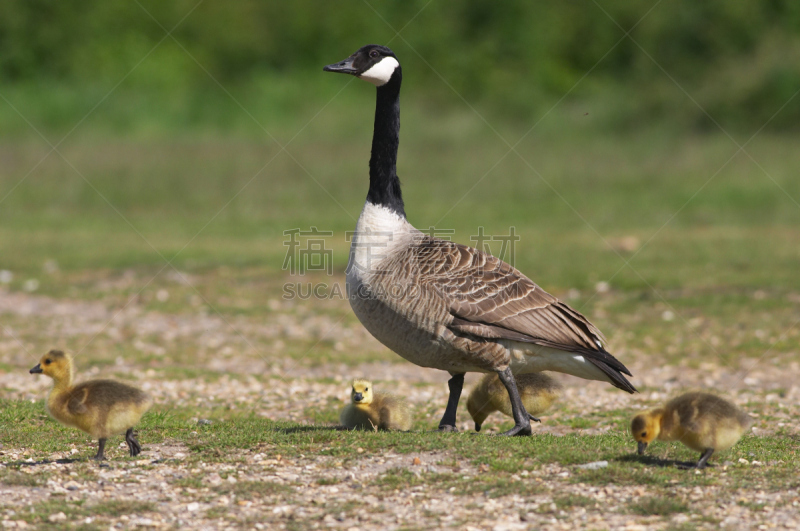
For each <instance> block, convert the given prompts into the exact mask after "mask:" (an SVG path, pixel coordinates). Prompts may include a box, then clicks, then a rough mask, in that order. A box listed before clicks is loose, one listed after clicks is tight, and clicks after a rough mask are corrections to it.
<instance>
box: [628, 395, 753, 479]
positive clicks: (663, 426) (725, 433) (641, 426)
mask: <svg viewBox="0 0 800 531" xmlns="http://www.w3.org/2000/svg"><path fill="white" fill-rule="evenodd" d="M752 424H753V419H752V418H751V417H750V416H749V415H747V413H745V412H743V411H741V410H740V409H739V408H737V407H736V406H734V405H733V404H731V403H730V402H728V401H727V400H724V399H722V398H720V397H718V396H715V395H712V394H708V393H686V394H683V395H681V396H679V397H677V398H673V399H672V400H670V401H669V402H667V405H666V406H664V407H659V408H655V409H651V410H649V411H645V412H644V413H639V414H638V415H636V416H635V417H633V420H632V421H631V433H632V434H633V438H634V439H635V440H636V441H637V442H638V443H639V447H638V453H639V455H642V454H644V451H645V450H646V449H647V445H648V444H650V443H651V442H652V441H653V439H656V438H657V439H659V440H661V441H680V442H682V443H683V444H685V445H686V446H688V447H689V448H691V449H692V450H697V451H698V452H700V454H701V455H700V460H699V461H698V462H697V465H696V467H697V468H705V466H706V463H707V462H708V459H709V457H711V454H713V453H714V451H715V450H727V449H728V448H730V447H731V446H733V445H734V444H736V441H738V440H739V439H740V438H741V436H742V434H743V433H744V432H745V431H746V430H747V429H748V428H750V426H751V425H752Z"/></svg>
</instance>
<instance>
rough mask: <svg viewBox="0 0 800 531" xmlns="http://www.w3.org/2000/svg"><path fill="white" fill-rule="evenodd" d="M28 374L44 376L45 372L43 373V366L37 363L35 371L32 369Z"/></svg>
mask: <svg viewBox="0 0 800 531" xmlns="http://www.w3.org/2000/svg"><path fill="white" fill-rule="evenodd" d="M28 372H30V373H31V374H42V372H44V371H42V364H41V363H37V364H36V367H34V368H33V369H31V370H30V371H28Z"/></svg>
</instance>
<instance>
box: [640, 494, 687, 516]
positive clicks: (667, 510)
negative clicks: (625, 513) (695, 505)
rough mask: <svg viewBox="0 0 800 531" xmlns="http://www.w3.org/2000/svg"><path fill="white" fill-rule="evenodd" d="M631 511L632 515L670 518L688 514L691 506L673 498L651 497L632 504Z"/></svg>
mask: <svg viewBox="0 0 800 531" xmlns="http://www.w3.org/2000/svg"><path fill="white" fill-rule="evenodd" d="M630 510H631V512H632V513H634V514H640V515H642V516H669V515H671V514H675V513H685V512H688V511H689V506H688V505H686V504H685V503H683V502H682V501H680V500H675V499H673V498H668V497H650V498H644V499H642V500H638V501H636V502H633V503H631V504H630Z"/></svg>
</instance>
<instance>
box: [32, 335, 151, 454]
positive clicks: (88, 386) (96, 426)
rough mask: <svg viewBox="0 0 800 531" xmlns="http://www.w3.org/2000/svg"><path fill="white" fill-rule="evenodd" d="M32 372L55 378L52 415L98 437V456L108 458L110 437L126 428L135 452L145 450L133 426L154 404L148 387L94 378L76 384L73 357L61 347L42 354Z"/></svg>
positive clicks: (49, 399)
mask: <svg viewBox="0 0 800 531" xmlns="http://www.w3.org/2000/svg"><path fill="white" fill-rule="evenodd" d="M30 372H31V374H44V375H47V376H49V377H50V378H52V379H53V382H54V384H53V389H52V390H51V391H50V394H49V395H48V397H47V412H48V413H49V414H50V416H52V417H53V418H54V419H56V420H57V421H59V422H60V423H62V424H64V425H65V426H71V427H74V428H78V429H79V430H82V431H85V432H86V433H88V434H89V435H91V436H92V437H94V438H95V439H97V440H98V445H99V446H98V449H97V455H95V456H94V459H97V460H101V459H104V456H103V450H104V449H105V445H106V439H107V438H109V437H111V436H112V435H117V434H120V433H123V432H124V433H125V442H126V443H127V444H128V449H129V450H130V453H131V456H135V455H138V454H139V452H141V451H142V446H141V445H140V444H139V441H137V440H136V435H135V434H134V432H133V426H135V425H136V423H138V422H139V419H140V418H141V417H142V415H143V414H144V412H145V411H147V410H148V409H149V408H150V406H151V405H152V400H151V399H150V397H149V396H148V395H147V394H146V393H145V392H144V391H141V390H139V389H136V388H135V387H131V386H129V385H125V384H123V383H120V382H116V381H114V380H90V381H88V382H83V383H80V384H78V385H72V377H73V373H74V366H73V363H72V357H71V356H70V355H69V354H65V353H64V352H62V351H60V350H51V351H50V352H48V353H47V354H45V355H44V356H42V359H41V360H40V361H39V364H38V365H36V367H34V368H33V369H31V370H30Z"/></svg>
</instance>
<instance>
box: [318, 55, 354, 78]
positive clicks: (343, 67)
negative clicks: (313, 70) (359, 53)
mask: <svg viewBox="0 0 800 531" xmlns="http://www.w3.org/2000/svg"><path fill="white" fill-rule="evenodd" d="M322 70H323V71H325V72H339V73H340V74H351V75H356V72H357V70H356V69H355V68H354V67H353V57H348V58H347V59H345V60H344V61H339V62H338V63H333V64H332V65H327V66H324V67H322Z"/></svg>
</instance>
